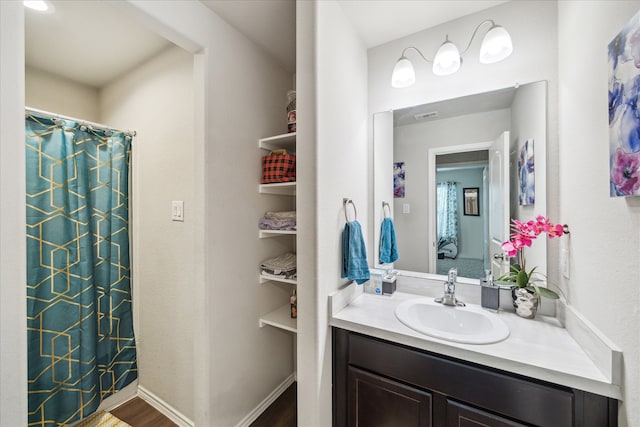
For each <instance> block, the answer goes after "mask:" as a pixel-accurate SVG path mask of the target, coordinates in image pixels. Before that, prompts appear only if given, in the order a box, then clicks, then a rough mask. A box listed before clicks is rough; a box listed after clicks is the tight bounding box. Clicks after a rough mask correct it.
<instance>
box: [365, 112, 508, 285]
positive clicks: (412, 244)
mask: <svg viewBox="0 0 640 427" xmlns="http://www.w3.org/2000/svg"><path fill="white" fill-rule="evenodd" d="M510 126H511V111H510V110H509V109H502V110H494V111H488V112H485V113H477V114H467V115H465V116H458V117H451V118H446V119H440V120H434V121H424V122H418V123H415V124H411V125H406V126H396V127H394V136H393V150H394V151H393V161H395V162H405V177H406V178H405V197H404V198H399V199H394V215H393V217H394V221H395V228H396V240H397V242H398V254H399V259H398V261H397V262H396V263H395V264H394V267H395V268H399V269H401V270H409V271H420V272H428V262H429V246H428V245H429V242H430V241H432V240H433V239H432V238H431V236H430V233H429V203H428V202H429V188H427V187H428V182H429V174H428V170H429V168H428V165H429V149H431V148H439V147H447V146H456V145H465V144H474V143H479V142H490V141H493V140H494V139H496V137H497V136H498V135H500V134H501V133H502V132H504V131H506V130H509V128H510ZM376 151H377V148H376ZM405 203H408V204H409V205H410V213H408V214H403V213H402V205H403V204H405ZM434 212H435V210H434ZM461 215H462V213H461ZM433 273H435V271H434V272H433Z"/></svg>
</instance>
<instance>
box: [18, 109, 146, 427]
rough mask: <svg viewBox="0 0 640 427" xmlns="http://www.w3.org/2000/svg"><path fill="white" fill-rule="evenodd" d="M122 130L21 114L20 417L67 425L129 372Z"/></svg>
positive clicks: (133, 368)
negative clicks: (24, 392)
mask: <svg viewBox="0 0 640 427" xmlns="http://www.w3.org/2000/svg"><path fill="white" fill-rule="evenodd" d="M130 148H131V137H130V136H125V135H124V134H123V133H120V132H114V131H96V130H93V129H91V128H87V127H86V126H81V125H80V124H79V123H76V122H74V121H70V120H61V119H50V118H44V117H37V116H36V115H27V117H26V173H27V180H26V186H27V194H26V205H27V207H26V210H27V212H26V213H27V316H28V318H27V334H28V381H29V386H28V391H29V399H28V401H29V426H59V425H67V424H70V423H72V422H73V421H76V420H78V419H80V418H83V417H86V416H87V415H89V414H91V413H92V412H94V411H95V410H96V409H97V407H98V405H99V404H100V401H101V400H103V399H104V398H105V397H107V396H109V395H111V394H113V393H115V392H116V391H117V390H119V389H121V388H123V387H124V386H126V385H127V384H129V383H131V382H132V381H133V380H134V379H135V378H137V365H136V348H135V339H134V335H133V316H132V309H131V290H130V268H129V224H128V205H129V200H128V197H129V195H128V185H129V184H128V175H129V158H130Z"/></svg>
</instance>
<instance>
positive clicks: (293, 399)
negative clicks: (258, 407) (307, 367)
mask: <svg viewBox="0 0 640 427" xmlns="http://www.w3.org/2000/svg"><path fill="white" fill-rule="evenodd" d="M297 407H298V405H297V383H295V382H294V383H293V384H291V385H290V386H289V388H287V389H286V390H285V391H284V392H283V393H282V394H281V395H280V397H278V398H277V399H276V401H275V402H273V403H272V404H271V406H269V407H268V408H267V410H266V411H264V412H263V413H262V414H261V415H260V416H259V417H258V419H257V420H255V421H254V422H253V423H252V424H251V427H296V425H297V417H298V408H297Z"/></svg>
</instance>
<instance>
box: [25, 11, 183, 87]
mask: <svg viewBox="0 0 640 427" xmlns="http://www.w3.org/2000/svg"><path fill="white" fill-rule="evenodd" d="M51 3H53V5H54V7H55V10H54V12H53V13H38V12H36V11H33V10H31V9H28V8H25V61H26V64H27V65H28V66H31V67H35V68H39V69H41V70H46V71H49V72H51V73H53V74H57V75H60V76H64V77H66V78H68V79H71V80H73V81H76V82H80V83H83V84H86V85H89V86H93V87H101V86H104V85H105V84H106V83H109V82H110V81H112V80H113V79H115V78H116V77H118V76H120V75H122V74H123V73H125V72H126V71H128V70H130V69H132V68H134V67H135V66H137V65H139V64H141V63H143V62H144V61H146V60H147V59H149V58H151V57H153V56H155V55H156V54H158V53H159V52H160V51H162V50H164V49H166V48H167V47H168V46H169V45H170V43H169V42H168V41H167V40H166V39H164V38H162V37H160V36H158V35H156V34H155V33H152V32H151V31H149V30H147V29H145V28H143V27H141V26H140V24H138V23H137V22H136V21H135V20H133V19H132V18H130V17H128V16H126V15H125V14H123V13H122V12H120V11H119V10H118V9H116V8H114V7H113V6H111V5H109V4H108V3H107V2H103V1H95V0H85V1H73V0H71V1H69V0H56V1H51Z"/></svg>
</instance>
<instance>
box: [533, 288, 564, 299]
mask: <svg viewBox="0 0 640 427" xmlns="http://www.w3.org/2000/svg"><path fill="white" fill-rule="evenodd" d="M538 294H539V295H540V296H543V297H545V298H549V299H558V298H560V297H559V296H558V294H556V293H555V292H553V291H552V290H551V289H547V288H542V287H539V288H538Z"/></svg>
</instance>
